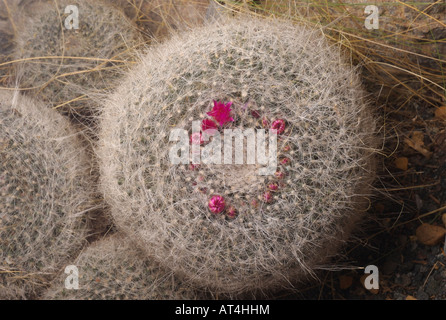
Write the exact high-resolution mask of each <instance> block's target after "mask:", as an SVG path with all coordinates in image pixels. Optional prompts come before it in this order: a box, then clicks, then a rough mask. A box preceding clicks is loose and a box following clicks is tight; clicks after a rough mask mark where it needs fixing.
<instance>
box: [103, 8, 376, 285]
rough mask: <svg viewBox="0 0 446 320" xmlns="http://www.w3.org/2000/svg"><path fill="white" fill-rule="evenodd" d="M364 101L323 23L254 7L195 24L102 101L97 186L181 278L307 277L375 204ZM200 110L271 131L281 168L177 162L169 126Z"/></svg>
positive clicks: (221, 120) (219, 120)
mask: <svg viewBox="0 0 446 320" xmlns="http://www.w3.org/2000/svg"><path fill="white" fill-rule="evenodd" d="M213 101H215V102H214V104H213ZM368 107H369V106H368V105H367V104H366V103H365V102H364V92H363V91H362V89H361V86H360V82H359V79H358V76H357V74H356V72H355V70H354V69H352V68H351V67H350V66H349V65H348V64H346V63H345V62H344V61H343V59H342V56H341V53H340V52H339V50H338V49H337V48H336V47H333V46H331V45H330V44H329V43H328V42H327V41H326V40H325V38H324V37H323V36H322V35H321V34H320V32H319V31H317V30H310V29H306V28H303V27H298V26H294V25H291V24H289V23H286V22H268V21H265V20H254V19H252V18H246V17H242V18H240V19H237V20H229V21H227V22H225V23H219V24H214V25H208V26H206V27H204V28H197V29H195V30H193V31H192V32H189V33H185V34H182V35H177V36H175V37H174V38H173V39H171V40H170V41H168V42H166V43H164V44H161V45H159V46H158V47H155V48H152V49H151V50H150V51H149V52H148V53H147V54H146V55H145V56H143V57H142V58H141V61H140V63H139V65H138V66H137V67H136V68H134V69H133V70H132V71H131V72H130V73H129V75H128V76H127V79H126V80H125V81H124V82H123V83H122V85H121V86H120V87H119V88H118V89H117V92H116V93H115V94H114V95H113V96H112V97H111V98H110V99H108V101H107V102H106V103H104V108H103V114H102V122H101V133H100V144H101V146H100V148H99V151H98V155H99V162H100V170H101V188H102V191H103V194H104V196H105V199H106V201H107V202H108V203H109V204H110V206H111V211H112V215H113V218H114V220H115V222H116V225H117V227H118V228H119V229H120V230H122V231H123V232H125V233H126V234H127V235H128V236H129V237H131V238H132V239H134V240H136V242H137V243H139V244H140V245H141V246H142V248H143V249H144V250H145V252H146V253H147V254H148V255H149V256H150V257H153V258H154V259H155V260H157V261H158V262H159V263H160V265H162V266H164V267H166V268H169V269H171V270H173V271H174V272H175V273H176V274H177V275H178V276H180V277H183V278H184V279H188V281H190V282H191V283H193V284H194V285H196V286H201V287H205V288H209V289H211V290H213V292H216V293H217V292H220V293H228V294H239V293H243V292H246V291H248V290H249V291H257V290H259V291H264V290H270V289H277V288H279V287H283V286H286V285H289V283H290V282H291V283H293V282H298V281H301V280H304V279H306V278H308V277H309V276H313V275H314V273H315V270H316V269H317V268H318V267H320V266H321V264H324V263H326V262H327V259H328V258H329V257H330V256H332V255H335V254H336V251H337V249H338V247H339V245H340V244H341V243H342V242H343V241H344V240H346V239H347V237H348V235H349V233H350V230H351V229H352V228H353V226H354V224H355V222H356V221H357V220H358V219H359V218H360V216H361V213H362V212H363V211H364V210H365V209H366V208H367V205H368V197H369V196H370V193H371V187H370V184H371V183H372V181H373V178H374V161H373V158H374V152H375V148H376V138H375V120H374V119H373V117H372V114H371V112H370V110H368ZM193 120H197V121H205V122H204V125H203V127H207V128H212V127H215V128H216V129H217V130H218V132H220V133H222V129H224V128H232V129H237V128H239V129H242V130H243V129H250V128H252V129H270V128H273V129H276V130H277V134H278V142H277V160H278V167H277V170H276V172H274V174H273V175H267V176H261V175H259V174H258V169H259V168H260V167H261V166H260V165H258V164H247V163H248V162H247V160H246V159H245V160H244V164H232V165H230V164H204V163H201V164H199V165H198V166H196V165H177V164H173V163H172V161H171V159H170V157H169V152H170V150H171V148H172V147H174V145H175V143H173V142H169V135H170V133H171V131H172V130H173V129H175V128H177V129H179V128H182V129H185V130H186V131H187V132H188V134H191V128H192V121H193ZM214 120H215V121H214ZM214 139H215V138H214ZM245 140H247V139H245ZM191 141H192V142H193V143H198V144H202V146H201V148H202V150H203V149H204V148H206V146H207V144H206V143H202V142H201V141H200V137H199V136H197V135H193V136H192V137H191ZM212 141H214V140H212ZM245 148H246V147H245ZM222 149H223V148H222ZM222 152H223V150H222ZM244 154H245V157H246V150H245V151H244Z"/></svg>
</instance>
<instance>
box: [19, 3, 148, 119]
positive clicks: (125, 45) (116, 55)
mask: <svg viewBox="0 0 446 320" xmlns="http://www.w3.org/2000/svg"><path fill="white" fill-rule="evenodd" d="M23 10H24V12H25V14H24V17H25V18H24V19H22V20H23V21H21V23H19V26H20V27H19V32H18V34H17V37H16V38H17V41H16V42H17V46H16V52H15V58H16V59H24V62H23V63H24V65H23V67H22V68H19V69H18V70H19V71H18V72H17V73H18V75H17V76H18V79H19V83H20V86H21V87H22V88H27V89H29V90H31V91H32V92H33V94H37V95H38V96H40V97H41V98H42V99H43V100H45V101H47V102H49V103H50V104H51V105H52V106H53V107H57V109H58V110H59V111H61V112H63V113H65V114H66V113H69V114H71V115H72V116H73V117H77V118H79V119H81V120H88V119H91V116H92V115H95V113H96V111H97V108H96V106H97V105H96V103H95V102H94V101H93V100H91V99H89V98H90V97H89V95H90V94H93V93H95V92H101V91H103V90H109V89H111V88H112V87H113V84H114V82H115V81H116V79H117V78H118V76H119V75H120V74H121V73H122V72H121V71H120V67H122V65H123V64H124V63H125V62H126V61H127V60H128V59H129V58H131V55H130V52H131V50H132V49H134V47H135V46H136V45H137V44H138V42H139V41H140V36H139V35H138V32H137V30H135V27H134V25H133V24H132V23H131V22H130V21H129V20H128V19H127V18H126V17H125V16H124V14H123V13H122V12H121V11H120V10H118V9H115V8H114V7H112V6H110V5H109V4H107V3H103V2H102V1H87V0H76V1H71V0H58V1H57V6H56V5H55V2H54V1H52V0H34V1H32V2H30V3H28V4H26V5H25V6H24V8H23ZM53 57H54V58H53Z"/></svg>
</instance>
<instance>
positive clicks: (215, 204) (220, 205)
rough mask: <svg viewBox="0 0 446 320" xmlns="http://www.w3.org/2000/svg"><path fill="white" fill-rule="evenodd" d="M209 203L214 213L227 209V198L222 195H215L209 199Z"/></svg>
mask: <svg viewBox="0 0 446 320" xmlns="http://www.w3.org/2000/svg"><path fill="white" fill-rule="evenodd" d="M208 205H209V209H210V210H211V211H212V213H215V214H218V213H220V212H222V211H223V210H224V209H225V198H223V197H222V196H213V197H212V198H211V199H210V200H209V203H208Z"/></svg>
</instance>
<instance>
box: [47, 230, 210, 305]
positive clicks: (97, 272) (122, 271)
mask: <svg viewBox="0 0 446 320" xmlns="http://www.w3.org/2000/svg"><path fill="white" fill-rule="evenodd" d="M72 266H73V267H76V271H75V274H76V276H78V278H77V279H76V281H77V289H72V288H71V289H70V288H68V289H67V286H66V279H67V274H66V273H61V276H60V277H59V278H57V279H56V280H55V281H54V282H53V283H52V285H51V287H50V288H49V289H48V291H47V292H46V293H45V294H44V296H43V298H44V299H50V300H54V299H59V300H60V299H62V300H172V299H175V300H179V299H181V300H183V299H185V300H196V299H199V298H200V297H201V299H203V295H201V294H200V293H196V292H194V291H192V290H191V289H190V287H186V286H184V285H183V284H181V283H180V282H178V281H177V280H176V279H175V278H174V277H173V276H172V274H171V273H169V272H165V271H163V270H162V269H160V268H159V266H157V265H156V264H154V263H153V262H150V261H149V260H148V259H146V258H145V257H144V255H141V252H140V251H139V250H138V249H136V247H135V245H134V244H133V243H131V242H130V241H128V239H127V237H126V236H123V235H119V234H115V235H113V236H111V237H108V238H105V239H102V240H99V241H97V242H96V243H94V244H92V245H91V246H89V247H88V248H86V249H85V250H84V251H83V252H82V253H81V254H80V256H79V257H78V258H77V259H76V260H75V261H74V262H73V264H72ZM69 285H70V286H71V285H73V286H74V283H72V282H70V284H69Z"/></svg>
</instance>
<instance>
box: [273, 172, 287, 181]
mask: <svg viewBox="0 0 446 320" xmlns="http://www.w3.org/2000/svg"><path fill="white" fill-rule="evenodd" d="M274 175H275V176H276V178H277V179H283V178H284V177H285V173H283V172H282V171H277V172H275V173H274Z"/></svg>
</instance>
